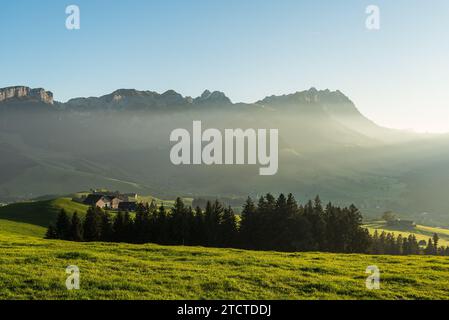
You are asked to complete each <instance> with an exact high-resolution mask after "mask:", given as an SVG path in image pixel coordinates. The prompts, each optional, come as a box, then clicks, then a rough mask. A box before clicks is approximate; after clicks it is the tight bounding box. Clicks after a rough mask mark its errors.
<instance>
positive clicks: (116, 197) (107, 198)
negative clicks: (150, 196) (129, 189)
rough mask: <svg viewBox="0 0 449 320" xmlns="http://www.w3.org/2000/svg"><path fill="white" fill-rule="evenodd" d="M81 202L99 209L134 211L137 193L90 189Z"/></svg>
mask: <svg viewBox="0 0 449 320" xmlns="http://www.w3.org/2000/svg"><path fill="white" fill-rule="evenodd" d="M82 202H83V203H84V204H86V205H88V206H93V207H98V208H101V209H111V210H123V211H125V210H126V211H135V209H136V207H137V194H136V193H125V194H121V193H120V192H118V191H115V192H110V191H96V190H91V193H90V194H89V195H87V197H85V198H84V200H83V201H82Z"/></svg>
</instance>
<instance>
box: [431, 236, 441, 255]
mask: <svg viewBox="0 0 449 320" xmlns="http://www.w3.org/2000/svg"><path fill="white" fill-rule="evenodd" d="M432 240H433V247H434V250H435V254H437V250H438V242H439V241H440V237H439V236H438V234H436V233H434V234H433V238H432Z"/></svg>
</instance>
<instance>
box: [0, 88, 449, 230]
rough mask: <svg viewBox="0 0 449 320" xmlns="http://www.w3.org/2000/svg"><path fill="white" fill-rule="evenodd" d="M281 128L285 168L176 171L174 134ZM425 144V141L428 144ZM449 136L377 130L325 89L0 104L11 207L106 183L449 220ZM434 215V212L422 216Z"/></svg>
mask: <svg viewBox="0 0 449 320" xmlns="http://www.w3.org/2000/svg"><path fill="white" fill-rule="evenodd" d="M193 120H201V121H202V125H203V129H206V128H218V129H225V128H243V129H246V128H276V129H279V135H280V137H279V139H280V141H279V147H280V150H279V152H280V153H279V171H278V174H277V175H276V176H272V177H261V176H259V175H258V170H259V166H258V165H256V166H254V165H253V166H209V167H208V166H174V165H172V164H171V162H170V159H169V153H170V148H171V147H172V144H171V143H170V141H169V135H170V133H171V131H172V130H173V129H176V128H186V129H188V130H189V131H191V130H192V129H191V128H192V121H193ZM423 139H424V140H423ZM447 141H449V139H448V138H447V137H441V138H438V139H437V138H436V137H428V136H424V137H423V136H418V137H416V135H413V134H409V133H404V132H398V131H396V130H391V129H386V128H382V127H379V126H377V125H376V124H374V123H373V122H371V121H370V120H368V119H367V118H365V117H364V116H363V115H362V114H361V113H360V112H359V111H358V110H357V108H356V107H355V106H354V104H353V103H352V102H351V101H350V99H349V98H347V97H346V96H344V95H343V94H342V93H341V92H339V91H336V92H331V91H329V90H324V91H318V90H315V89H311V90H307V91H303V92H297V93H295V94H292V95H286V96H272V97H267V98H265V99H263V100H261V101H258V102H256V103H254V104H243V103H238V104H233V103H232V102H231V101H230V100H229V99H228V98H226V96H225V95H224V94H223V93H221V92H209V91H206V92H205V93H204V94H203V95H202V96H200V97H198V98H189V97H183V96H181V95H179V94H177V93H176V92H174V91H168V92H166V93H163V94H158V93H154V92H150V91H145V92H142V91H136V90H117V91H115V92H114V93H112V94H109V95H106V96H103V97H99V98H95V97H93V98H78V99H73V100H70V101H69V102H68V103H65V104H62V103H57V102H56V103H54V104H47V103H42V102H36V101H34V100H33V101H31V100H26V99H16V100H14V99H13V100H9V101H6V102H3V103H0V149H1V151H2V155H3V157H2V158H1V159H0V173H1V174H2V178H3V179H2V180H1V181H0V201H12V200H14V199H27V198H33V197H36V196H39V195H45V194H66V193H70V192H74V191H78V190H86V189H89V188H92V187H105V188H110V189H114V190H116V189H118V190H122V191H135V192H138V193H141V194H149V193H151V194H154V195H156V196H161V197H174V196H177V195H185V196H197V195H204V196H246V195H248V194H251V195H254V196H255V195H260V194H262V193H264V192H267V191H271V192H293V193H294V194H295V195H296V196H297V197H298V198H299V199H304V200H305V199H308V198H310V197H313V196H314V195H316V194H318V193H319V194H321V195H322V196H323V198H325V199H328V200H331V201H333V202H336V203H339V204H349V203H351V202H354V203H355V204H357V205H358V206H360V207H361V208H362V209H363V210H364V212H365V213H366V214H368V215H369V214H376V215H377V214H379V213H380V212H382V211H384V210H390V209H391V210H399V211H402V212H404V214H408V215H411V216H413V217H417V218H420V219H421V218H422V219H426V222H429V221H430V222H435V223H440V222H442V221H443V222H444V221H448V223H449V217H447V215H446V213H447V212H449V204H448V203H446V201H445V200H444V192H443V191H442V190H446V189H447V187H449V186H448V184H449V179H447V178H449V177H446V175H445V174H444V172H447V170H446V171H445V169H444V164H445V161H446V159H448V158H449V154H447V153H445V152H441V150H449V149H447V144H446V142H447ZM423 212H428V214H426V215H422V213H423Z"/></svg>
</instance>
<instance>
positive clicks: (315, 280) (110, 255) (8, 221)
mask: <svg viewBox="0 0 449 320" xmlns="http://www.w3.org/2000/svg"><path fill="white" fill-rule="evenodd" d="M62 208H64V209H65V210H66V211H67V212H69V213H71V212H73V211H77V212H79V213H80V214H81V215H83V214H84V213H85V212H86V210H87V207H86V206H84V205H82V204H79V203H76V202H73V201H71V200H70V198H59V199H55V200H43V201H34V202H26V203H25V202H24V203H17V204H13V205H9V206H5V207H0V257H1V259H0V299H447V298H449V289H448V288H449V258H448V257H429V256H427V257H426V256H410V257H404V256H368V255H343V254H325V253H277V252H254V251H244V250H236V249H211V248H201V247H163V246H158V245H151V244H147V245H131V244H114V243H75V242H66V241H59V240H45V239H43V236H44V234H45V231H46V227H47V225H48V223H49V221H52V220H53V219H54V218H55V217H56V214H57V213H58V212H59V210H60V209H62ZM367 227H369V228H370V230H371V231H373V230H374V229H378V230H384V229H385V230H386V226H385V224H383V223H381V222H372V223H370V224H369V225H367ZM386 231H392V230H386ZM409 231H410V232H413V233H415V234H417V236H418V238H421V237H424V239H427V238H428V236H429V235H431V234H433V233H434V232H436V231H438V232H437V233H439V234H440V236H441V238H442V240H441V241H442V243H441V244H445V242H446V241H447V242H448V243H449V230H445V229H438V228H430V227H425V226H418V227H417V228H416V230H415V229H414V230H409ZM396 232H400V233H402V234H403V235H406V234H408V231H395V233H396ZM69 265H76V266H78V267H79V268H80V271H81V290H79V291H78V290H76V291H69V290H67V289H66V287H65V280H66V277H67V276H68V275H67V274H66V273H65V268H66V267H67V266H69ZM371 265H375V266H377V267H379V269H380V272H381V289H380V290H368V289H366V287H365V280H366V277H367V276H368V274H366V273H365V270H366V268H367V267H368V266H371Z"/></svg>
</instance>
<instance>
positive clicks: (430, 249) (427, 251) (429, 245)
mask: <svg viewBox="0 0 449 320" xmlns="http://www.w3.org/2000/svg"><path fill="white" fill-rule="evenodd" d="M424 254H426V255H433V254H435V248H434V246H433V242H432V239H430V238H429V241H428V242H427V247H426V249H424Z"/></svg>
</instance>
